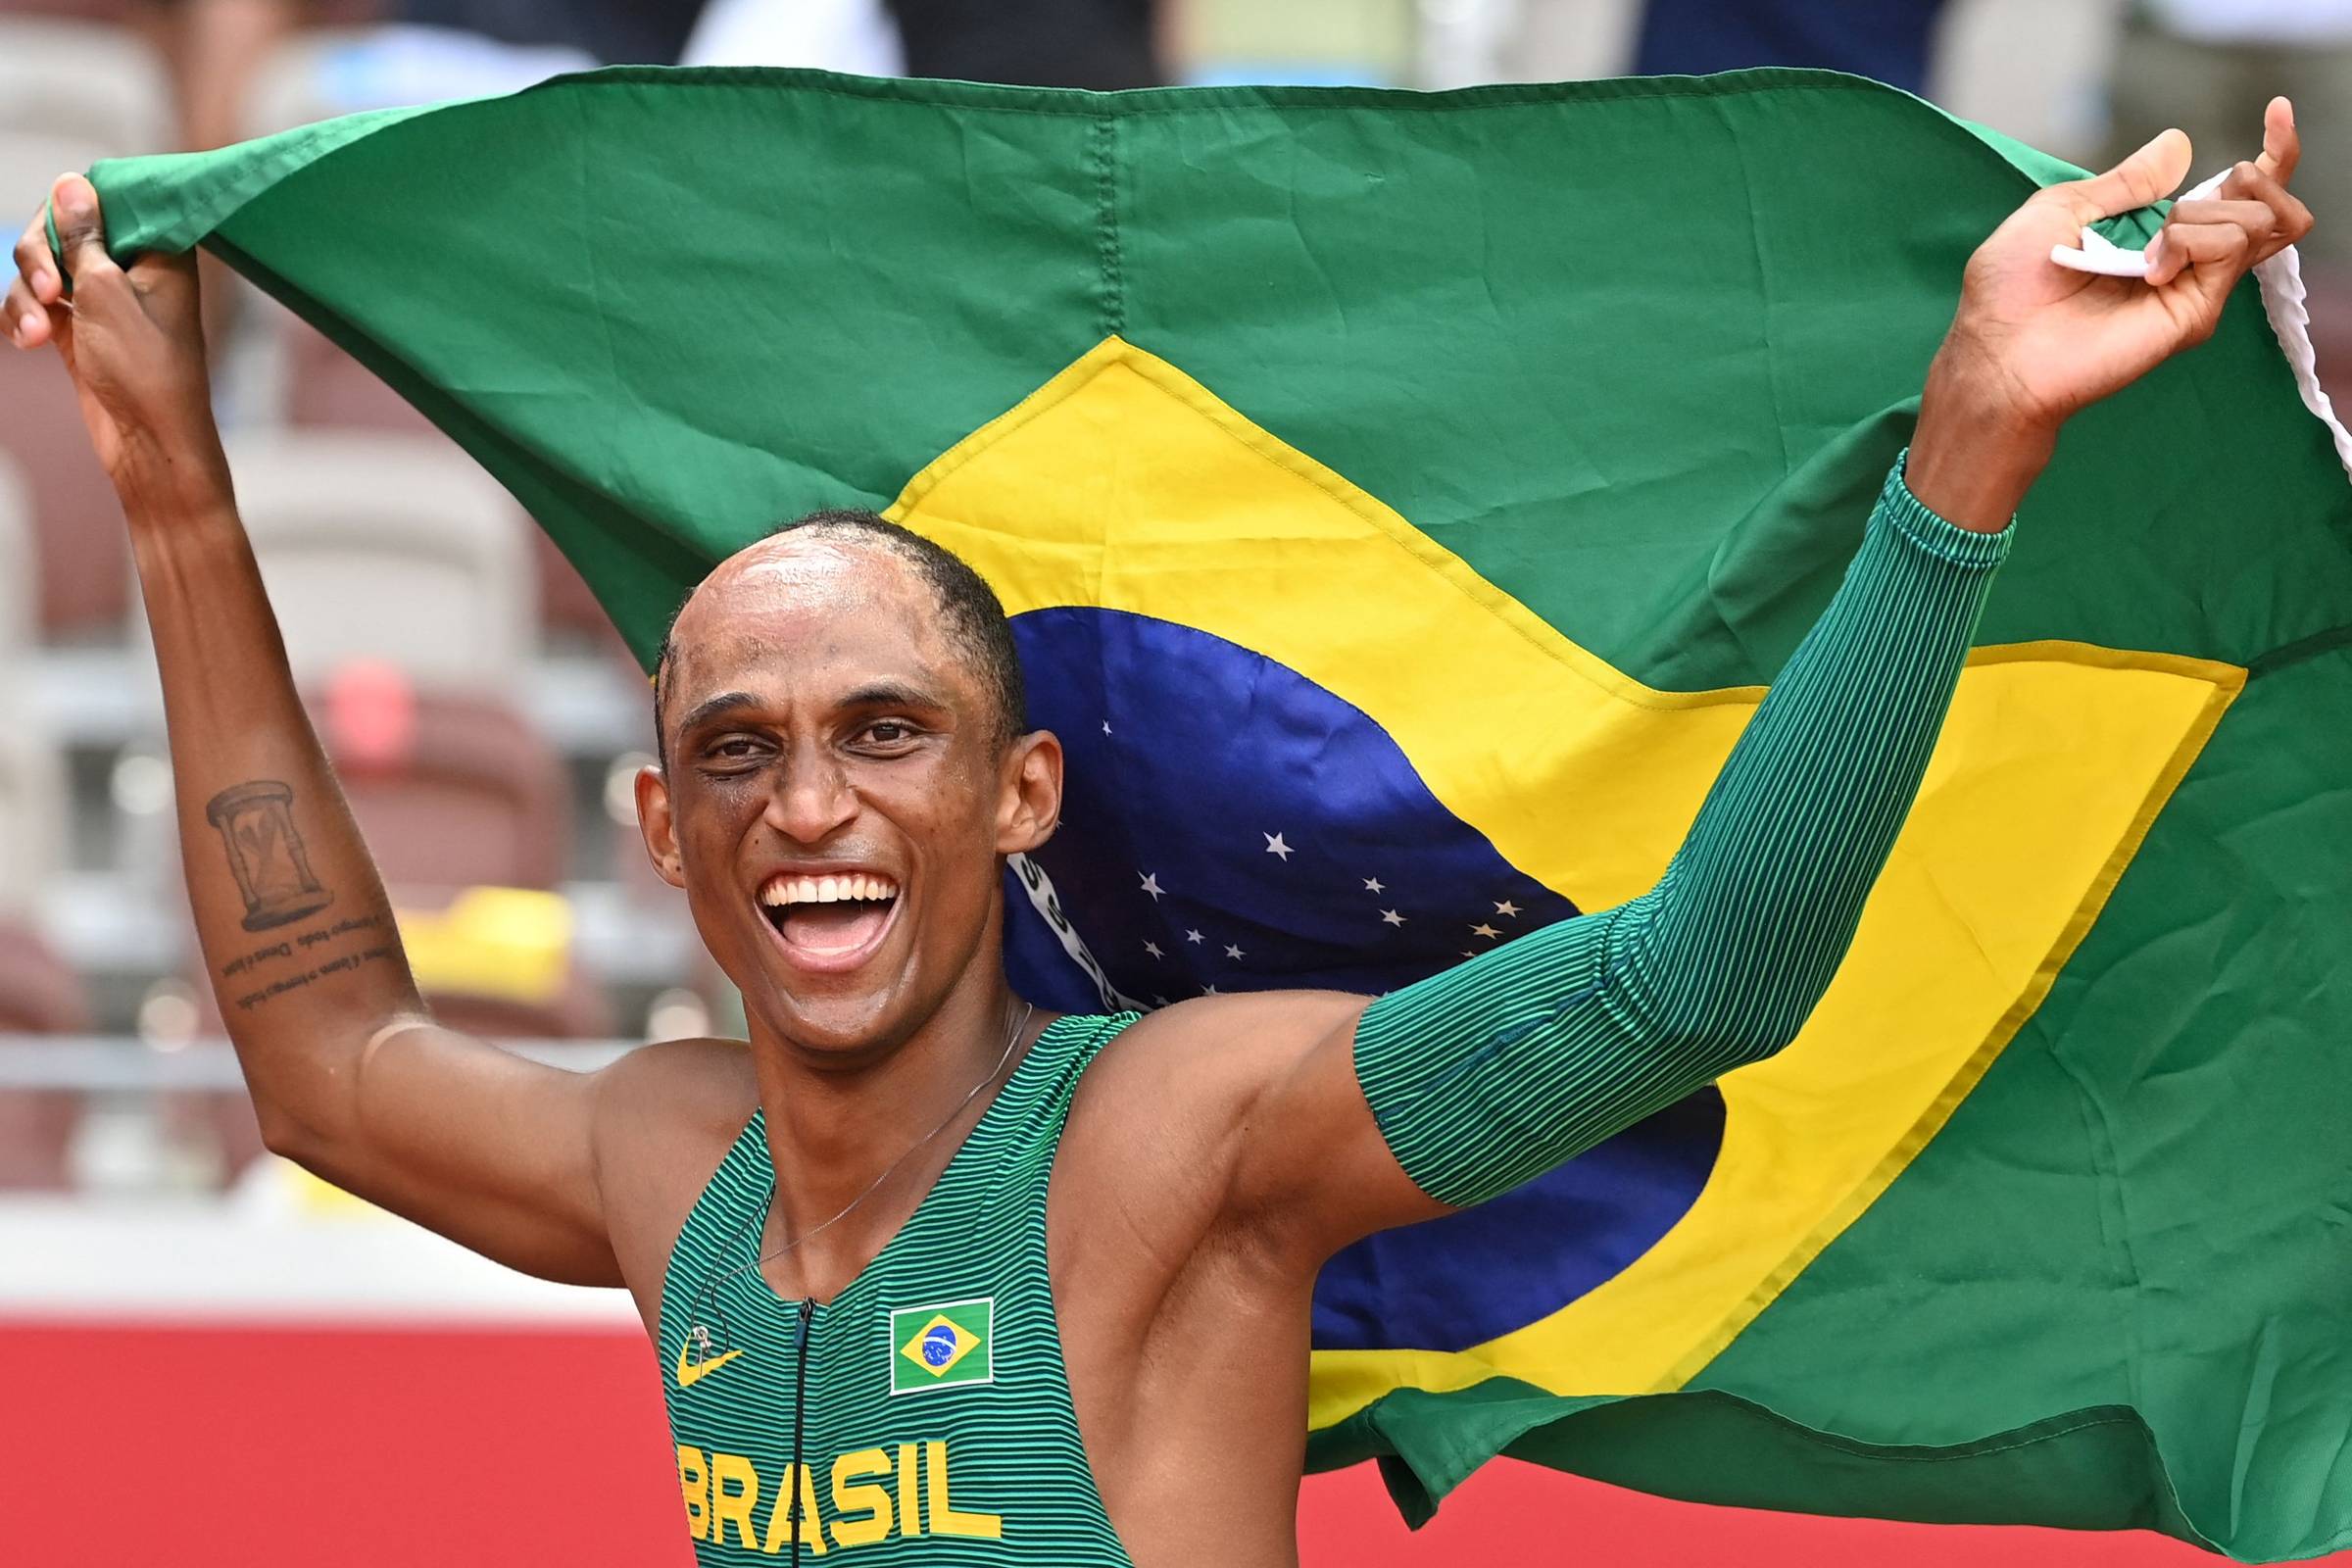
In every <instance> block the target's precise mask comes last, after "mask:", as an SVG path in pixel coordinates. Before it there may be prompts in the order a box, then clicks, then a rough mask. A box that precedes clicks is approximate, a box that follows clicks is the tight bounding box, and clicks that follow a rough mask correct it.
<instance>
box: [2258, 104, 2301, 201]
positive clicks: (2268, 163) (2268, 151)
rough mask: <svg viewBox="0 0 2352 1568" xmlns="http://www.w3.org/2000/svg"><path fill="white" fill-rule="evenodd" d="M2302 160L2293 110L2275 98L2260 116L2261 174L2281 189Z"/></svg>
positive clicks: (2293, 107) (2299, 137)
mask: <svg viewBox="0 0 2352 1568" xmlns="http://www.w3.org/2000/svg"><path fill="white" fill-rule="evenodd" d="M2302 160H2303V138H2302V137H2301V136H2299V135H2297V134H2296V133H2295V106H2294V105H2293V104H2291V103H2289V102H2288V101H2287V100H2285V99H2284V98H2274V99H2272V100H2271V102H2270V106H2269V107H2268V108H2266V109H2264V110H2263V112H2262V157H2261V158H2260V159H2259V160H2257V162H2259V163H2260V164H2261V166H2262V172H2264V173H2266V174H2268V175H2270V176H2271V177H2272V178H2273V179H2276V180H2277V181H2278V183H2279V184H2281V185H2283V184H2285V183H2286V182H2287V181H2288V180H2290V179H2292V178H2294V177H2295V165H2297V164H2298V163H2301V162H2302Z"/></svg>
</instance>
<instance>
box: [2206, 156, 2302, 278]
mask: <svg viewBox="0 0 2352 1568" xmlns="http://www.w3.org/2000/svg"><path fill="white" fill-rule="evenodd" d="M2222 195H2223V196H2225V197H2228V198H2232V199H2238V198H2242V199H2247V200H2252V201H2258V202H2260V203H2262V204H2263V205H2264V206H2265V207H2268V208H2269V209H2270V210H2271V211H2272V213H2273V214H2275V215H2276V219H2275V223H2274V227H2273V228H2272V231H2271V237H2270V239H2269V241H2268V242H2267V243H2266V244H2265V245H2264V247H2263V251H2262V254H2261V255H2259V256H2257V257H2255V260H2256V261H2258V262H2265V261H2269V260H2270V259H2271V258H2272V257H2273V256H2276V255H2278V252H2280V251H2282V250H2284V249H2286V247H2288V246H2289V245H2294V244H2297V243H2300V242H2301V240H2302V238H2303V236H2304V235H2306V234H2308V233H2310V232H2311V209H2310V208H2308V207H2306V206H2304V205H2303V204H2302V203H2301V202H2300V201H2298V200H2296V198H2295V194H2294V192H2292V191H2290V190H2288V189H2287V188H2286V187H2285V186H2284V185H2282V184H2280V183H2279V182H2278V180H2277V179H2276V178H2274V177H2273V176H2272V175H2271V173H2270V172H2268V171H2267V170H2265V169H2264V168H2263V167H2262V166H2261V165H2260V164H2240V165H2238V166H2237V167H2236V168H2235V169H2232V170H2231V171H2229V178H2228V179H2226V180H2224V181H2223V182H2222Z"/></svg>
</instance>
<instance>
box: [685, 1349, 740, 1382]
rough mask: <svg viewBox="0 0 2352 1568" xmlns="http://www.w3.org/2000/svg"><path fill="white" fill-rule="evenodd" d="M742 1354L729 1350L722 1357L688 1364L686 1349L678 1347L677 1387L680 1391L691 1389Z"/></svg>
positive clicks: (713, 1357) (715, 1356)
mask: <svg viewBox="0 0 2352 1568" xmlns="http://www.w3.org/2000/svg"><path fill="white" fill-rule="evenodd" d="M742 1353H743V1352H742V1351H741V1350H729V1351H728V1352H727V1353H726V1354H724V1355H714V1356H712V1357H711V1359H710V1360H708V1361H704V1362H701V1363H699V1364H697V1363H692V1362H689V1361H688V1360H687V1359H686V1347H685V1346H683V1345H681V1346H679V1347H678V1387H679V1388H681V1389H691V1388H693V1387H694V1386H695V1385H696V1384H697V1383H700V1382H702V1381H703V1379H705V1378H707V1377H709V1376H710V1375H711V1373H713V1372H715V1371H717V1370H718V1369H719V1368H720V1367H722V1366H725V1365H726V1364H727V1363H728V1362H729V1361H732V1360H734V1359H735V1358H736V1357H737V1356H739V1355H741V1354H742Z"/></svg>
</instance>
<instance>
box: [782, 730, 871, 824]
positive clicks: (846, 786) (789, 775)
mask: <svg viewBox="0 0 2352 1568" xmlns="http://www.w3.org/2000/svg"><path fill="white" fill-rule="evenodd" d="M857 815H858V796H857V794H856V792H855V791H853V790H852V789H851V788H850V781H849V777H848V775H847V774H846V773H844V772H843V771H842V768H841V764H840V763H839V762H838V761H837V760H834V759H833V758H832V757H830V756H828V755H826V753H825V752H824V751H823V749H821V748H813V747H805V748H800V749H797V750H796V752H795V754H794V756H793V758H792V760H791V761H790V762H789V763H788V764H787V765H786V767H785V769H784V774H783V780H782V782H781V784H780V785H779V786H778V787H777V789H776V792H775V793H774V794H773V795H771V796H769V797H768V799H767V810H766V812H765V818H766V821H767V825H768V826H770V827H772V828H774V829H775V830H776V831H777V832H778V833H781V834H783V835H784V836H785V837H786V838H788V839H791V840H792V841H793V842H794V843H796V844H809V845H815V844H822V843H823V842H824V841H825V840H826V839H828V838H830V837H832V836H833V835H834V834H835V833H836V832H838V831H840V830H841V829H842V828H844V827H846V826H848V825H849V823H850V822H851V820H852V819H854V818H855V817H856V816H857Z"/></svg>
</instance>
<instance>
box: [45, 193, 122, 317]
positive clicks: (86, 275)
mask: <svg viewBox="0 0 2352 1568" xmlns="http://www.w3.org/2000/svg"><path fill="white" fill-rule="evenodd" d="M49 210H50V211H51V212H52V213H53V214H55V215H56V218H57V249H58V253H59V254H60V255H61V256H63V257H64V258H65V264H66V273H67V275H68V276H70V277H71V278H73V286H74V288H75V289H81V288H86V287H88V286H90V285H92V284H101V285H103V284H105V283H108V282H110V281H114V280H119V279H120V278H121V276H122V272H123V270H122V269H121V268H119V267H117V266H116V265H115V259H114V258H113V257H111V256H109V255H108V254H107V253H106V220H105V218H104V217H103V216H102V215H101V214H100V213H99V211H98V191H97V187H95V186H93V185H92V184H91V183H90V182H89V181H88V180H86V179H84V178H82V177H81V176H80V175H79V174H62V175H60V176H59V177H58V181H57V183H56V184H55V185H52V186H51V187H50V188H49Z"/></svg>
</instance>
